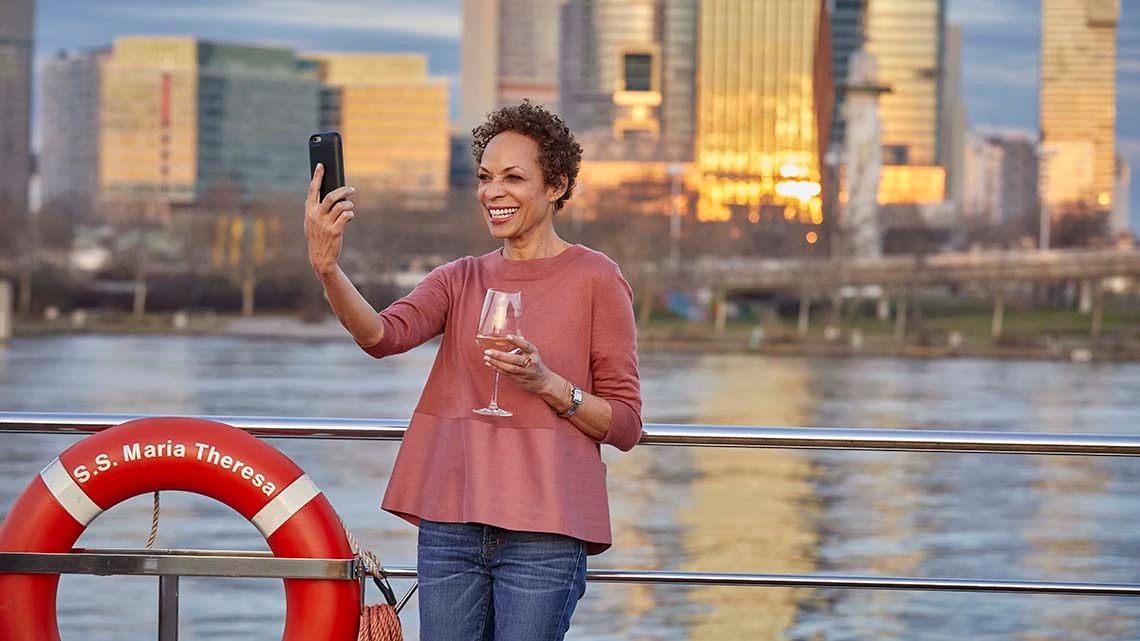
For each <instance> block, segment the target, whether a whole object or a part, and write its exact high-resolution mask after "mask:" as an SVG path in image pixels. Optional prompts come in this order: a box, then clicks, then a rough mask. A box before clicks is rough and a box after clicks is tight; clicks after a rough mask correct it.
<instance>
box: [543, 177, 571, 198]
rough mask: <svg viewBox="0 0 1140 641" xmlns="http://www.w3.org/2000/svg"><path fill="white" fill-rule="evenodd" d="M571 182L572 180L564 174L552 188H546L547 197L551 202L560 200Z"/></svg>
mask: <svg viewBox="0 0 1140 641" xmlns="http://www.w3.org/2000/svg"><path fill="white" fill-rule="evenodd" d="M569 184H570V180H569V179H568V178H567V177H566V176H562V177H561V178H559V179H558V182H557V183H555V184H554V185H551V186H550V188H549V189H547V190H546V192H547V197H548V199H549V200H550V202H552V203H556V202H558V199H559V198H561V197H562V196H563V195H564V194H565V193H566V188H567V187H568V186H569Z"/></svg>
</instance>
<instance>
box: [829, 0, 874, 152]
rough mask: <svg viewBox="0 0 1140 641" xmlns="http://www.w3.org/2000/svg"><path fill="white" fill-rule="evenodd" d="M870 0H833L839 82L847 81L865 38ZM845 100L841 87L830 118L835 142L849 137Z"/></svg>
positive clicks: (833, 36) (833, 37)
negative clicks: (844, 108)
mask: <svg viewBox="0 0 1140 641" xmlns="http://www.w3.org/2000/svg"><path fill="white" fill-rule="evenodd" d="M868 1H869V0H834V6H833V8H832V10H831V69H832V73H833V75H834V77H835V78H836V81H837V82H844V81H846V79H847V74H848V65H849V63H850V62H851V54H853V53H855V52H856V51H858V50H859V48H860V47H862V46H863V44H864V42H866V37H865V34H864V32H863V26H864V23H865V22H866V12H867V3H868ZM845 102H846V100H845V94H844V92H843V91H842V90H841V91H839V92H838V93H837V94H836V101H835V113H834V114H833V115H832V118H831V135H830V140H831V142H832V144H842V143H843V141H844V140H846V137H845V134H844V126H845V119H844V117H843V104H844V103H845Z"/></svg>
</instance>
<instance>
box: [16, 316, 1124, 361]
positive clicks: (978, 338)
mask: <svg viewBox="0 0 1140 641" xmlns="http://www.w3.org/2000/svg"><path fill="white" fill-rule="evenodd" d="M1070 316H1071V317H1070ZM985 321H986V319H984V318H973V317H970V316H959V317H957V318H951V319H939V320H937V321H935V320H928V321H924V322H923V323H922V326H921V327H920V328H918V329H914V330H911V331H910V332H908V333H907V334H906V335H905V336H904V337H903V338H902V339H897V338H896V337H895V327H894V325H893V324H892V323H890V322H886V321H883V322H875V321H872V320H863V321H861V322H857V323H851V324H849V325H848V326H845V327H831V328H828V327H812V328H809V331H808V332H807V333H806V334H805V335H802V336H801V335H800V334H799V333H798V331H797V328H796V327H795V326H794V325H793V324H791V323H780V322H776V323H767V324H765V325H763V326H761V325H758V324H755V323H749V322H729V323H726V324H725V327H724V328H723V330H722V331H717V330H716V329H715V328H714V327H713V326H712V325H711V324H708V323H688V322H681V321H677V320H674V319H670V320H655V321H653V322H651V323H649V324H648V325H647V326H644V327H642V328H640V329H639V332H638V333H639V348H640V349H641V350H643V351H654V352H677V353H755V354H763V355H770V356H820V357H846V358H859V357H892V358H921V359H931V358H993V359H1041V360H1073V361H1140V310H1137V311H1136V312H1125V313H1115V314H1110V315H1108V316H1106V318H1105V326H1104V332H1103V334H1102V337H1101V338H1100V339H1099V340H1095V341H1094V340H1092V339H1090V338H1089V336H1088V335H1087V329H1084V328H1082V327H1081V325H1082V324H1083V323H1087V322H1088V321H1087V317H1081V316H1080V315H1078V314H1076V313H1075V312H1073V313H1071V314H1067V313H1065V312H1060V313H1058V312H1052V311H1047V312H1035V313H1033V314H1026V315H1023V316H1022V317H1021V318H1020V319H1011V322H1009V323H1008V326H1009V328H1008V330H1007V332H1006V334H1005V335H1003V336H1002V337H1001V338H999V339H997V340H994V339H993V338H992V337H991V336H990V335H989V333H988V330H989V329H990V328H989V327H988V326H986V322H985ZM60 334H106V335H114V334H133V335H181V336H245V337H253V338H291V339H297V340H312V341H321V340H345V339H347V334H346V333H345V331H344V329H343V328H342V327H341V326H340V324H339V323H338V322H337V320H336V319H335V318H332V317H328V318H325V319H323V320H322V321H319V322H303V321H301V320H300V319H299V318H297V317H296V316H293V315H259V316H255V317H253V318H242V317H240V316H232V315H219V314H214V313H210V312H203V313H199V314H189V313H179V314H148V315H146V316H144V317H143V318H135V317H134V316H132V315H130V314H125V313H118V312H111V313H100V314H81V315H63V316H59V317H56V318H51V319H40V320H36V321H28V320H26V319H23V320H21V319H17V321H16V323H15V325H14V335H15V336H16V337H17V338H21V337H36V336H52V335H60Z"/></svg>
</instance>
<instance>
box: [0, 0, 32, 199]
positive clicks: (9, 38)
mask: <svg viewBox="0 0 1140 641" xmlns="http://www.w3.org/2000/svg"><path fill="white" fill-rule="evenodd" d="M34 14H35V3H34V2H33V0H4V2H0V207H11V208H12V210H13V211H15V212H17V213H23V212H26V211H27V209H28V179H29V178H30V175H31V170H32V152H31V140H30V137H31V95H32V22H33V16H34Z"/></svg>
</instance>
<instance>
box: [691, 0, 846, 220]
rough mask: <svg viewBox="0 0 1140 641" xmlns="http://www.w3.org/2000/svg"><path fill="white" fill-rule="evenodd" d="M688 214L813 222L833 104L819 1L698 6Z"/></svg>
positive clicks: (819, 215)
mask: <svg viewBox="0 0 1140 641" xmlns="http://www.w3.org/2000/svg"><path fill="white" fill-rule="evenodd" d="M698 42H699V52H698V72H697V78H698V85H697V95H698V101H697V139H696V163H697V165H698V168H699V171H700V173H701V185H700V198H699V201H698V205H697V218H698V220H701V221H729V220H732V219H734V217H735V216H737V215H740V216H747V217H748V220H749V221H750V222H752V223H760V222H761V221H764V220H765V219H767V220H773V219H774V220H779V219H783V220H786V221H798V222H800V223H803V224H805V225H812V226H818V225H822V224H823V202H824V199H823V192H824V190H825V187H826V185H827V182H826V180H825V168H824V166H823V151H824V150H825V149H826V148H827V136H828V130H829V128H830V122H831V114H832V104H833V101H834V91H833V81H832V77H831V63H830V55H831V54H830V35H829V25H828V19H827V13H826V2H822V1H821V2H808V1H804V0H763V1H760V2H707V3H703V4H702V5H701V13H700V33H699V38H698Z"/></svg>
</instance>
